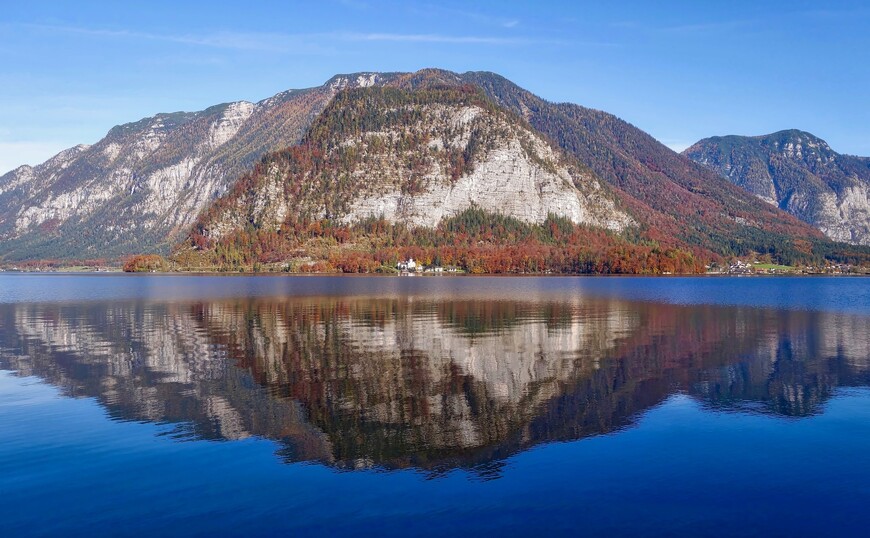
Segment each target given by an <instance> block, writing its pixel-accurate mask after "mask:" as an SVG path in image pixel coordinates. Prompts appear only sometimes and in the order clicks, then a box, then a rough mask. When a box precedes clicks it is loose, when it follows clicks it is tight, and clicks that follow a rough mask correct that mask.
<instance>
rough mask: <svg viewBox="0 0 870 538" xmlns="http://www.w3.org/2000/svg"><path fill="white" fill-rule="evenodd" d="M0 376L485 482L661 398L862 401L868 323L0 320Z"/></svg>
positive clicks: (239, 307) (391, 317)
mask: <svg viewBox="0 0 870 538" xmlns="http://www.w3.org/2000/svg"><path fill="white" fill-rule="evenodd" d="M0 368H3V369H9V370H13V371H15V372H17V373H18V374H20V375H35V376H39V377H41V378H43V379H45V380H47V381H48V382H50V383H52V384H53V385H56V386H58V387H60V388H61V389H62V391H63V392H64V393H65V394H67V395H69V396H74V397H82V396H85V397H93V398H96V399H97V401H99V402H100V404H101V405H103V406H104V407H105V408H106V409H107V410H108V412H109V414H110V416H111V417H112V418H114V419H117V420H130V421H151V422H160V423H172V424H174V425H176V427H175V428H174V430H173V432H172V435H175V436H177V437H178V439H180V440H184V439H190V438H196V439H203V438H204V439H216V440H220V439H226V440H232V439H241V438H245V437H248V436H258V437H262V438H268V439H272V440H275V441H277V442H278V443H279V444H280V446H281V448H280V454H281V456H282V457H283V458H285V459H286V460H287V461H317V462H322V463H324V464H327V465H330V466H334V467H336V468H341V469H356V468H368V467H376V468H383V469H397V468H408V467H412V468H418V469H421V470H424V471H426V472H428V473H432V474H438V473H442V472H446V471H449V470H450V469H453V468H457V467H461V468H469V469H474V470H475V471H476V472H478V473H479V474H480V475H481V476H483V477H497V476H498V473H499V465H500V462H502V461H503V460H504V459H505V458H506V457H508V456H510V455H512V454H514V453H517V452H519V451H522V450H525V449H527V448H529V447H532V446H534V445H537V444H539V443H546V442H551V441H563V440H574V439H581V438H584V437H589V436H593V435H598V434H605V433H608V432H613V431H615V430H618V429H620V428H623V427H626V426H629V425H631V424H632V422H633V421H634V420H635V419H636V418H637V417H638V416H639V415H640V414H642V413H643V412H644V411H646V410H648V409H650V408H651V407H653V406H655V405H657V404H659V403H661V402H663V401H664V400H665V399H667V398H668V397H669V396H671V395H673V394H675V393H685V394H688V395H690V396H692V397H694V398H696V399H697V400H699V401H701V402H702V403H704V404H705V405H707V406H709V407H710V408H711V409H735V408H739V409H741V410H747V409H748V410H753V411H757V412H761V413H772V414H777V415H784V416H790V417H801V416H806V415H811V414H813V413H817V412H819V411H820V409H821V407H822V406H823V404H824V402H825V401H826V399H827V398H828V397H829V396H830V395H831V393H832V391H833V390H834V389H835V388H836V387H838V386H858V385H868V384H870V317H867V316H854V315H850V314H842V313H825V312H808V311H782V310H771V309H760V308H751V307H726V306H677V305H666V304H655V303H643V302H628V301H622V300H597V299H596V300H587V299H582V300H581V299H577V300H573V301H562V302H560V301H510V300H493V299H491V298H487V299H478V300H471V299H469V300H455V299H450V300H443V299H437V298H428V299H427V298H422V299H421V298H415V297H394V298H364V297H344V298H343V297H300V298H282V299H268V298H259V299H239V300H220V301H199V302H142V301H137V302H110V303H106V302H95V303H86V304H75V305H73V304H27V303H17V304H6V305H0Z"/></svg>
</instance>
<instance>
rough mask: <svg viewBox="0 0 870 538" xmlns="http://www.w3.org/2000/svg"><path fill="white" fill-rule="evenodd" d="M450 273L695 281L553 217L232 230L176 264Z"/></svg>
mask: <svg viewBox="0 0 870 538" xmlns="http://www.w3.org/2000/svg"><path fill="white" fill-rule="evenodd" d="M407 258H414V259H415V260H418V261H419V262H420V263H422V264H424V265H437V266H442V267H446V266H455V267H457V268H459V269H461V270H463V271H465V272H468V273H472V274H528V273H532V274H543V273H561V274H663V273H698V272H703V271H704V266H703V263H702V262H701V261H699V260H697V259H696V258H695V257H694V255H693V254H692V253H691V252H689V251H686V250H680V249H674V248H663V247H661V246H659V245H657V244H654V243H646V244H638V243H634V242H630V241H629V240H628V239H626V238H624V237H622V236H620V235H616V234H613V233H611V232H608V231H605V230H601V229H597V228H591V227H585V226H579V225H576V224H574V223H572V222H571V221H570V220H567V219H564V218H561V217H557V216H554V215H551V216H550V217H549V218H548V219H547V221H546V222H544V223H543V224H527V223H524V222H521V221H519V220H517V219H514V218H510V217H505V216H502V215H496V214H492V213H487V212H485V211H483V210H480V209H469V210H467V211H465V212H463V213H461V214H459V215H457V216H455V217H452V218H449V219H445V220H443V221H442V222H441V223H440V225H439V226H437V227H436V228H434V229H428V228H413V229H411V228H408V227H406V226H404V225H401V224H393V223H390V222H387V221H386V220H384V219H382V218H381V219H368V220H365V221H363V222H360V223H357V224H355V225H353V226H344V225H339V224H335V223H332V222H330V221H327V220H317V221H295V222H287V223H285V225H284V226H282V227H281V228H280V229H279V230H277V231H271V230H256V229H252V228H249V229H246V230H238V231H235V232H233V233H231V234H228V235H227V236H225V237H223V238H222V239H221V240H219V241H215V242H212V241H208V240H206V239H205V238H204V237H202V236H197V235H193V236H192V237H191V238H190V240H189V242H188V244H187V245H184V246H183V247H181V248H179V249H177V251H176V253H175V255H174V260H175V261H176V262H177V263H179V265H180V266H182V267H184V268H188V269H209V270H227V271H236V270H251V269H254V268H259V269H261V270H276V269H280V270H287V271H298V272H340V273H374V272H378V271H388V270H391V269H392V268H394V267H395V266H396V263H397V262H398V261H399V260H402V259H407Z"/></svg>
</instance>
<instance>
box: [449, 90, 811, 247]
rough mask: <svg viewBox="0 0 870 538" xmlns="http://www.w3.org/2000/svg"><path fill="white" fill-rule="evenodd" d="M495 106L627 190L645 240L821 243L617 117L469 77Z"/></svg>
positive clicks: (807, 229)
mask: <svg viewBox="0 0 870 538" xmlns="http://www.w3.org/2000/svg"><path fill="white" fill-rule="evenodd" d="M461 78H462V80H463V81H464V82H465V83H472V84H476V85H479V86H480V87H482V88H483V89H484V91H485V92H486V93H487V95H489V96H490V97H491V98H492V99H493V100H494V101H495V102H497V103H498V104H500V105H501V106H503V107H505V108H507V109H509V110H513V111H514V112H516V113H518V114H520V115H521V116H522V117H523V118H525V119H526V120H527V121H528V122H529V124H531V125H532V126H533V127H534V128H535V129H537V130H538V131H540V132H541V133H543V134H544V135H546V136H548V137H549V138H551V139H552V140H553V141H555V142H556V143H557V144H558V145H559V146H560V147H561V148H563V149H564V150H565V151H567V152H569V153H570V154H572V155H573V156H575V157H576V158H577V159H578V160H580V162H582V163H584V164H585V165H587V166H588V167H589V168H590V169H591V170H592V171H593V172H594V173H595V174H596V175H598V176H599V177H601V178H602V179H604V180H605V181H606V182H608V183H610V184H611V185H613V186H615V187H617V188H618V189H619V190H621V191H622V192H624V193H625V194H626V195H627V196H626V198H625V199H626V201H627V205H628V207H630V208H631V209H632V212H633V214H635V215H638V217H639V218H640V219H641V223H642V225H643V227H644V228H645V229H646V231H647V237H649V238H650V239H652V240H656V241H658V242H661V243H663V244H675V245H677V246H688V247H691V248H693V249H694V250H695V252H696V254H698V255H700V256H702V257H705V258H709V257H710V256H711V255H725V256H730V255H746V254H748V253H749V251H758V252H770V253H772V254H775V255H777V256H780V257H783V258H794V257H801V256H802V255H804V254H806V252H803V253H802V252H801V250H802V249H803V250H808V248H807V247H806V246H805V245H804V246H801V245H799V244H798V245H795V243H794V239H795V238H799V237H804V238H806V239H809V240H811V241H815V240H818V239H820V238H821V234H819V233H818V232H817V231H816V230H813V229H811V228H810V227H808V226H806V225H805V224H803V223H801V222H799V221H798V220H797V219H795V218H793V217H791V216H789V215H785V214H783V213H782V212H781V211H778V210H776V208H771V207H770V206H769V205H767V204H764V203H760V202H759V201H758V200H754V199H752V197H747V196H746V193H745V192H744V191H742V189H739V188H735V187H734V186H732V185H729V184H728V183H727V182H723V181H722V180H721V178H720V177H719V176H718V175H717V174H715V173H712V172H711V171H709V170H707V169H705V168H704V167H701V166H699V165H697V164H696V163H694V162H693V161H691V160H690V159H688V158H686V157H684V156H682V155H680V154H678V153H676V152H674V151H672V150H671V149H670V148H668V147H666V146H665V145H663V144H661V143H660V142H658V141H657V140H656V139H654V138H653V137H652V136H650V135H649V134H647V133H645V132H644V131H642V130H640V129H638V128H637V127H635V126H633V125H631V124H630V123H628V122H626V121H623V120H621V119H620V118H617V117H616V116H614V115H612V114H608V113H606V112H602V111H600V110H594V109H590V108H585V107H582V106H580V105H576V104H571V103H550V102H548V101H545V100H544V99H541V98H540V97H538V96H536V95H534V94H532V93H530V92H528V91H526V90H524V89H522V88H520V87H519V86H517V85H516V84H514V83H512V82H511V81H509V80H507V79H505V78H504V77H501V76H499V75H496V74H493V73H466V74H464V75H461Z"/></svg>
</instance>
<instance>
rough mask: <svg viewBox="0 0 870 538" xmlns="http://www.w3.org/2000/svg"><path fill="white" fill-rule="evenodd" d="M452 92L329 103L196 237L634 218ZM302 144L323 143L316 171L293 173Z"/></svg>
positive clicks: (386, 93) (352, 97)
mask: <svg viewBox="0 0 870 538" xmlns="http://www.w3.org/2000/svg"><path fill="white" fill-rule="evenodd" d="M451 92H452V90H443V91H434V90H433V91H429V93H426V94H425V97H424V98H421V97H419V94H417V93H416V92H413V91H405V90H398V89H384V88H371V89H365V90H356V91H355V92H353V93H351V94H347V95H345V96H343V97H342V98H341V99H339V98H336V99H337V101H336V102H335V103H334V104H332V105H330V107H329V108H328V109H327V110H326V111H324V113H323V116H322V117H321V118H319V119H318V120H317V122H316V123H315V124H314V126H313V127H312V129H311V133H310V135H309V137H308V138H306V140H305V141H304V143H303V146H302V148H303V149H301V150H300V151H301V152H302V153H301V154H299V155H294V156H292V157H287V156H286V155H281V154H276V155H273V156H271V157H267V158H266V159H265V160H264V161H263V162H262V163H261V171H260V173H259V174H256V173H255V174H254V176H252V178H251V179H250V181H249V183H248V184H247V185H246V186H245V187H244V188H240V189H236V190H234V191H233V192H230V193H229V194H228V195H227V196H226V197H224V198H222V199H221V200H219V203H218V204H217V205H216V207H217V208H218V209H217V210H216V211H214V212H213V213H214V214H213V215H212V217H211V218H210V219H207V220H206V222H204V223H203V232H204V234H205V235H207V236H209V237H210V238H212V239H219V238H220V237H222V236H224V235H225V234H227V233H228V232H230V231H232V230H237V229H239V228H242V227H244V226H247V225H254V226H255V227H258V228H266V229H278V228H280V226H281V225H282V223H283V222H284V221H285V219H286V218H287V217H288V215H293V216H297V215H302V216H307V217H309V218H330V219H334V220H339V221H342V222H345V223H348V224H351V223H354V222H358V221H360V220H363V219H366V218H378V217H384V218H385V219H386V220H388V221H390V222H394V223H403V224H406V225H408V226H409V227H412V228H413V227H429V228H431V227H435V226H436V225H438V223H439V222H441V221H442V219H445V218H449V217H452V216H455V215H457V214H459V213H462V212H463V211H465V210H467V209H470V208H479V209H483V210H486V211H488V212H490V213H497V214H501V215H504V216H508V217H513V218H516V219H518V220H521V221H524V222H528V223H542V222H544V221H545V220H546V219H547V218H548V216H549V215H556V216H559V217H564V218H567V219H569V220H571V221H573V222H575V223H577V224H586V225H591V226H597V227H602V228H607V229H610V230H614V231H621V230H623V229H625V228H626V227H628V226H631V225H633V224H635V221H634V220H633V218H632V217H631V216H629V215H628V214H627V213H626V212H625V211H624V210H622V209H620V208H619V207H618V204H617V203H616V201H615V197H614V195H613V193H612V192H611V190H610V189H608V188H607V187H606V185H605V184H604V183H603V182H602V181H601V180H600V179H598V178H597V177H596V176H595V175H594V174H593V173H592V172H590V171H589V170H587V169H585V168H583V167H582V165H581V164H580V163H577V162H576V161H574V160H572V159H571V158H569V157H567V156H566V155H565V154H563V153H562V152H561V151H560V150H559V149H558V148H554V147H553V146H551V145H550V143H549V142H548V141H547V140H546V139H544V138H543V137H542V136H541V135H540V134H538V133H537V132H535V131H534V130H532V129H531V128H530V127H528V125H526V124H525V123H524V122H523V121H522V120H521V119H519V118H518V117H516V116H514V115H512V114H510V113H509V112H506V111H504V110H501V109H499V108H497V107H494V106H489V107H487V106H485V105H484V104H482V103H477V102H475V101H474V99H470V100H465V98H464V97H462V94H461V93H459V94H457V93H456V92H455V91H453V92H452V93H451ZM478 98H480V97H479V96H478ZM348 110H357V111H364V112H359V114H355V113H348V112H347V111H348ZM347 125H353V126H357V125H361V126H362V127H359V128H356V127H355V128H352V129H347V128H345V127H343V126H347ZM310 148H320V149H323V148H325V153H324V155H323V162H324V163H325V164H323V165H321V168H319V169H317V170H314V169H307V168H304V167H302V168H300V166H301V165H300V163H301V162H303V161H305V160H306V159H307V158H308V157H307V155H308V153H305V151H312V150H311V149H310ZM457 163H459V164H457Z"/></svg>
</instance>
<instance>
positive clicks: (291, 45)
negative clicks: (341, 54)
mask: <svg viewBox="0 0 870 538" xmlns="http://www.w3.org/2000/svg"><path fill="white" fill-rule="evenodd" d="M24 26H25V27H27V28H30V29H33V30H37V31H43V32H54V33H65V34H77V35H84V36H91V37H101V38H107V39H132V40H145V41H159V42H167V43H179V44H183V45H191V46H198V47H211V48H219V49H230V50H239V51H259V52H275V53H289V52H302V51H304V52H311V48H312V47H319V46H320V45H321V44H323V45H331V44H334V43H335V42H336V41H344V42H378V41H388V42H397V43H444V44H478V45H529V44H548V43H549V44H554V43H558V41H554V40H542V39H532V38H526V37H498V36H488V35H449V34H438V33H414V34H410V33H379V32H328V33H309V34H280V33H265V32H263V33H239V32H215V33H211V34H202V35H196V34H161V33H152V32H139V31H132V30H113V29H101V28H87V27H80V26H62V25H44V24H27V25H24Z"/></svg>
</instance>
